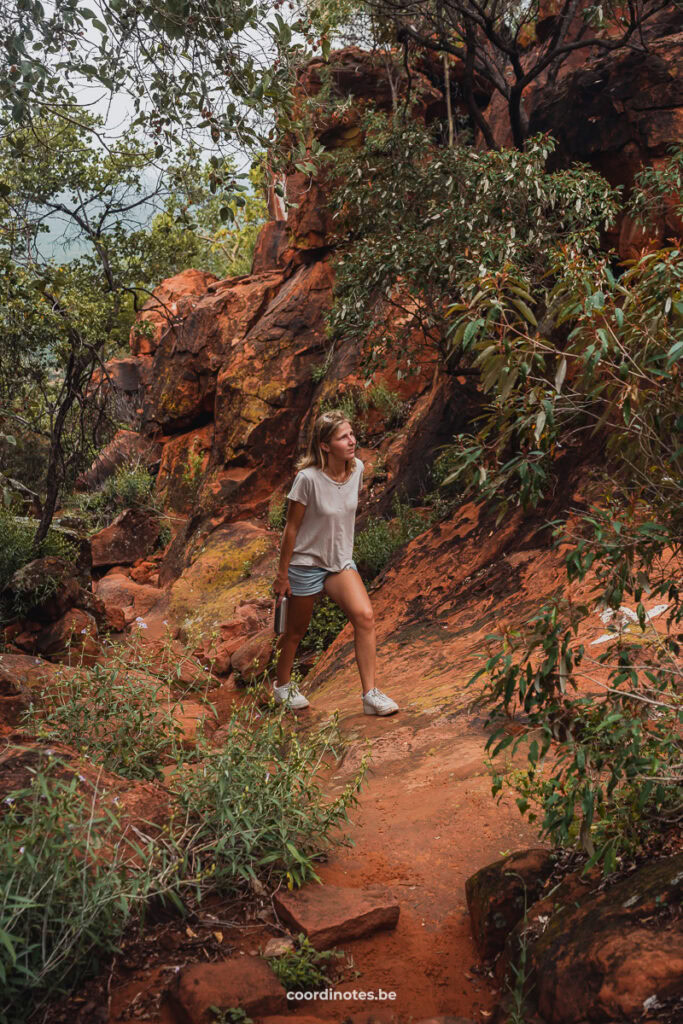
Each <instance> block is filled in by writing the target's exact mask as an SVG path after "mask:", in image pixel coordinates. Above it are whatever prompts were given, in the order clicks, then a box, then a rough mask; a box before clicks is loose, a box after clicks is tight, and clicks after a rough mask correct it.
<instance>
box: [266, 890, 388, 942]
mask: <svg viewBox="0 0 683 1024" xmlns="http://www.w3.org/2000/svg"><path fill="white" fill-rule="evenodd" d="M274 903H275V909H276V910H277V912H278V914H279V915H280V917H281V918H282V919H283V920H284V921H286V922H287V924H289V925H291V926H292V927H293V928H295V929H296V930H297V931H299V932H303V933H304V935H306V936H307V938H308V940H309V941H310V943H311V944H312V945H313V946H315V948H316V949H328V948H329V947H330V946H336V945H338V944H339V943H340V942H348V941H349V939H360V938H362V937H363V936H365V935H371V934H372V933H373V932H377V931H380V930H383V929H385V928H395V927H396V922H397V921H398V915H399V905H398V903H397V902H396V900H395V899H394V898H393V896H391V895H390V894H389V893H387V892H385V891H384V890H383V889H345V888H339V887H337V886H334V885H322V886H312V885H311V886H307V887H306V888H305V889H302V890H300V891H299V892H286V893H278V894H277V895H276V896H275V897H274Z"/></svg>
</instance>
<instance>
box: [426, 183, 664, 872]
mask: <svg viewBox="0 0 683 1024" xmlns="http://www.w3.org/2000/svg"><path fill="white" fill-rule="evenodd" d="M658 180H659V178H658V177H657V176H656V175H655V176H653V175H650V174H648V175H647V176H646V178H645V184H646V186H647V188H646V190H641V191H640V192H638V190H636V197H635V202H636V209H637V211H639V212H640V213H641V214H642V213H643V208H642V207H643V204H645V205H646V206H647V204H648V203H649V204H652V203H653V202H654V200H653V197H652V190H653V189H655V187H656V185H657V181H658ZM661 180H662V181H665V182H666V181H667V180H668V178H667V176H666V175H662V176H661ZM553 270H554V272H553V276H552V278H550V279H549V280H547V281H545V282H543V283H542V284H538V285H535V286H534V285H533V283H532V282H530V281H529V280H527V279H526V278H524V277H523V276H522V275H521V274H520V273H519V272H513V271H512V270H511V269H510V268H506V269H503V270H501V271H499V272H497V273H494V274H482V275H481V276H479V277H478V279H477V280H476V281H473V282H472V284H471V287H470V289H469V290H468V292H467V296H466V301H464V302H462V303H458V304H457V305H456V306H454V307H453V310H454V312H456V313H457V314H458V319H457V320H456V322H455V325H454V335H453V344H454V345H457V346H462V347H464V348H466V349H468V350H471V351H472V352H473V353H475V354H476V356H475V363H476V365H477V366H479V368H480V371H481V377H482V388H483V391H484V392H485V393H486V394H487V396H488V405H487V408H486V409H485V411H484V415H483V416H482V417H481V419H480V421H479V425H478V426H479V429H478V430H477V431H476V433H474V434H472V435H471V436H469V437H460V438H458V439H456V445H455V446H454V453H455V455H456V460H455V465H456V468H454V471H453V474H452V476H454V477H455V476H457V477H458V478H459V479H461V480H462V481H463V483H464V484H465V486H466V487H467V489H468V490H470V491H471V492H472V493H475V494H477V495H478V496H479V498H480V500H482V499H483V500H484V501H486V502H488V503H489V505H490V506H491V507H495V508H497V510H498V516H499V519H500V518H502V517H504V516H506V515H508V514H509V512H510V510H511V509H512V508H514V507H515V506H520V505H521V506H522V507H523V508H528V509H534V508H536V509H538V508H539V507H542V503H543V502H544V501H545V500H546V499H547V498H548V497H549V496H550V495H551V494H553V492H554V491H555V490H556V488H557V484H558V477H559V476H560V475H561V474H562V471H563V464H564V465H566V463H567V462H569V464H570V465H571V464H573V465H574V466H576V465H581V464H582V463H586V462H590V464H591V465H592V477H593V481H592V484H586V482H585V481H584V486H586V487H587V489H588V494H590V488H591V487H592V488H593V489H594V494H595V495H597V494H599V493H600V492H601V491H602V493H603V494H604V495H605V496H606V497H604V498H602V500H601V502H600V503H599V504H597V503H596V504H594V505H593V506H592V507H590V508H588V509H587V510H585V511H583V512H579V513H577V514H576V515H574V516H573V517H572V518H571V519H569V520H567V521H564V522H563V521H560V522H559V523H555V524H554V526H555V540H556V542H557V545H558V546H560V545H561V550H562V552H563V556H562V557H563V563H564V569H565V574H566V583H567V587H566V589H565V590H564V592H563V593H560V594H558V595H557V596H554V597H553V598H552V599H550V600H548V601H547V602H546V603H545V604H543V605H542V606H541V607H540V608H538V610H537V611H536V613H535V614H534V615H533V616H531V617H530V618H529V619H527V620H524V621H521V622H518V623H514V624H512V625H511V626H510V628H509V629H507V630H506V632H505V633H504V635H502V636H500V635H498V636H495V637H494V636H492V637H490V649H489V655H490V656H489V658H488V660H487V661H486V664H485V666H484V668H483V669H482V670H481V672H480V673H478V674H477V676H476V677H475V678H478V677H480V676H482V675H483V677H484V693H483V697H484V699H485V701H486V702H487V703H488V704H489V706H490V709H491V721H492V722H493V723H495V725H496V730H495V731H494V733H493V735H492V736H491V738H490V740H489V746H490V748H491V749H492V751H493V756H495V755H497V754H499V753H501V752H502V751H504V750H506V749H507V748H509V747H510V746H512V747H513V749H517V748H518V747H519V746H520V745H521V746H523V747H525V748H526V753H527V771H526V774H525V776H524V777H523V779H522V780H521V781H520V777H519V776H518V777H517V780H516V788H517V789H518V791H519V797H518V800H517V804H518V806H519V809H520V811H521V812H522V813H523V814H528V815H529V818H530V819H531V820H538V822H539V824H540V827H541V833H542V834H544V835H547V836H548V837H549V838H550V839H551V840H553V841H554V842H555V843H556V844H558V845H574V844H576V845H578V846H580V848H581V849H582V851H583V852H584V853H585V855H586V856H587V857H588V863H589V864H594V863H598V862H600V863H601V864H602V865H603V868H604V870H605V871H607V872H609V871H612V870H614V869H615V868H616V866H617V865H618V863H619V861H620V859H623V858H624V857H627V856H631V855H633V854H634V853H636V852H638V851H639V850H642V848H643V846H644V845H645V844H646V843H647V842H649V841H650V839H651V838H652V836H653V835H654V834H655V833H656V832H657V830H658V829H663V828H666V826H667V822H669V821H673V820H674V819H675V817H676V815H677V814H680V784H681V782H682V781H683V776H682V773H681V762H682V759H683V742H682V740H681V731H680V726H681V723H682V722H683V703H682V701H681V692H680V679H681V674H682V671H683V669H682V666H681V662H680V638H679V637H678V635H677V634H678V632H679V630H680V623H681V620H682V619H683V604H682V602H681V596H680V579H679V576H680V571H679V567H680V559H681V555H682V553H683V548H682V543H681V538H683V523H682V521H681V510H682V509H683V483H682V481H683V464H682V459H683V449H681V446H680V444H679V443H677V441H676V440H675V439H676V438H677V436H679V434H680V427H681V402H680V399H681V395H680V389H681V373H680V367H681V360H682V359H683V341H682V340H681V328H682V325H683V302H682V301H681V294H682V289H683V259H682V258H681V252H680V251H679V249H678V248H676V247H669V248H664V249H661V250H659V251H658V252H653V253H647V254H644V255H642V256H641V257H640V258H639V259H637V260H633V261H628V262H627V263H626V264H625V267H624V268H623V270H622V273H621V274H620V276H618V277H617V276H616V275H615V273H614V271H613V268H612V266H611V265H610V262H609V261H608V260H607V259H605V258H598V257H589V256H585V255H584V256H582V255H580V254H579V253H578V252H576V251H572V250H571V249H570V248H566V249H564V248H563V249H562V250H559V251H557V252H556V253H555V258H554V264H553ZM534 310H536V311H537V312H539V314H540V315H539V318H537V316H536V314H535V313H534ZM541 316H542V319H541ZM596 438H597V439H598V440H599V444H600V448H599V453H600V454H599V462H598V464H597V465H596V464H595V462H596V454H595V453H596ZM565 453H567V454H568V456H569V458H566V456H565ZM446 479H447V480H448V479H449V478H448V477H447V478H446ZM535 514H536V515H538V511H537V512H536V513H535ZM572 584H579V585H580V588H581V589H580V591H579V594H578V595H577V594H572V589H574V588H572ZM652 601H659V602H661V604H659V606H658V607H656V608H652V607H651V608H650V611H649V612H648V610H647V608H646V602H647V603H648V604H649V603H650V602H652ZM664 613H666V629H665V630H659V631H658V630H656V629H655V626H654V625H653V619H655V618H656V617H657V616H659V615H663V614H664ZM598 615H600V616H601V617H602V621H603V623H604V624H605V626H606V627H607V632H606V633H605V634H604V636H602V637H599V638H598V639H597V640H595V641H593V642H592V643H591V644H585V643H582V642H580V640H579V639H578V634H579V633H580V632H586V631H590V630H591V629H592V628H594V626H595V624H596V622H599V621H600V619H599V618H598ZM520 711H521V712H522V714H523V716H524V717H523V729H522V731H521V732H520V733H519V734H518V735H517V736H516V737H513V736H512V735H510V733H509V731H508V730H507V725H508V720H509V718H510V716H512V715H515V714H517V713H518V712H520ZM502 785H503V777H502V774H500V773H497V774H496V776H495V778H494V792H496V793H499V792H500V790H501V787H502Z"/></svg>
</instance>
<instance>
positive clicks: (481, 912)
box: [465, 848, 554, 960]
mask: <svg viewBox="0 0 683 1024" xmlns="http://www.w3.org/2000/svg"><path fill="white" fill-rule="evenodd" d="M553 864H554V860H553V856H552V854H551V852H550V850H546V849H542V848H540V849H533V850H523V851H522V852H521V853H513V854H512V855H511V856H510V857H504V858H503V859H502V860H497V861H496V862H495V863H494V864H489V865H487V866H486V867H485V868H481V869H480V870H479V871H477V872H476V874H474V875H471V876H470V878H468V879H467V882H466V883H465V894H466V896H467V907H468V909H469V912H470V925H471V928H472V935H473V936H474V941H475V943H476V944H477V949H478V950H479V953H480V955H481V956H482V957H483V959H484V960H490V959H491V958H492V957H494V956H497V955H498V953H500V952H501V951H502V949H503V947H504V946H505V942H506V940H507V938H508V936H509V934H510V932H511V931H512V929H513V928H514V927H515V926H516V925H517V924H518V923H519V921H521V920H522V918H523V917H524V913H525V910H526V909H527V908H528V907H530V906H531V905H532V904H533V903H535V902H536V900H537V899H538V898H539V896H540V894H541V891H542V889H543V884H544V882H545V881H546V879H547V878H548V877H549V875H550V873H551V872H552V869H553Z"/></svg>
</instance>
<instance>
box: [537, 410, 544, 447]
mask: <svg viewBox="0 0 683 1024" xmlns="http://www.w3.org/2000/svg"><path fill="white" fill-rule="evenodd" d="M545 421H546V414H545V409H541V411H540V412H539V414H538V416H537V417H536V425H535V427H534V438H535V439H536V444H538V443H539V441H540V440H541V434H542V433H543V428H544V427H545Z"/></svg>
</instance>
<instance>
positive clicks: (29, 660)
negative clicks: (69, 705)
mask: <svg viewBox="0 0 683 1024" xmlns="http://www.w3.org/2000/svg"><path fill="white" fill-rule="evenodd" d="M55 671H56V669H55V668H54V666H53V665H51V664H50V662H48V661H43V660H42V659H41V658H34V657H30V656H28V655H26V654H10V653H7V652H5V653H0V725H5V726H14V725H17V724H18V723H19V721H20V719H21V715H22V714H23V712H24V711H26V709H27V708H28V706H29V704H30V703H31V701H32V700H33V699H34V697H35V695H36V694H37V693H38V692H39V691H40V689H41V688H42V687H43V686H45V684H46V683H49V682H50V681H51V680H52V679H53V677H54V673H55Z"/></svg>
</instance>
